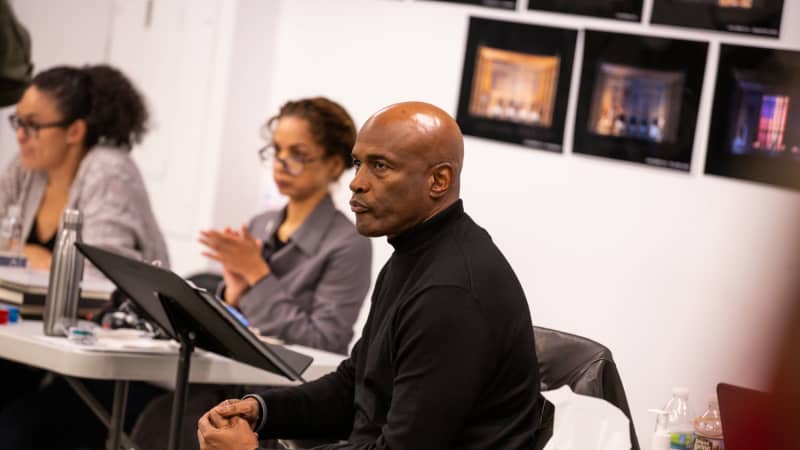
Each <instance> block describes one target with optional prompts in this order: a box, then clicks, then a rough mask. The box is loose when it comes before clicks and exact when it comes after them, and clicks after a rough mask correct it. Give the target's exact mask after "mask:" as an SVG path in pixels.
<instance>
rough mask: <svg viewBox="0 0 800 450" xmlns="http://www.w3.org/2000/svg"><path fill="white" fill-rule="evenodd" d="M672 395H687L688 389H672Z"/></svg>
mask: <svg viewBox="0 0 800 450" xmlns="http://www.w3.org/2000/svg"><path fill="white" fill-rule="evenodd" d="M672 395H682V396H685V395H689V388H687V387H674V388H672Z"/></svg>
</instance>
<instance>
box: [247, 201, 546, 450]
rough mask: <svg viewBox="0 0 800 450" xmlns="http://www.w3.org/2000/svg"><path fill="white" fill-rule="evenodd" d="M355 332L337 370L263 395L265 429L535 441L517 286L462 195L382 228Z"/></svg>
mask: <svg viewBox="0 0 800 450" xmlns="http://www.w3.org/2000/svg"><path fill="white" fill-rule="evenodd" d="M389 243H390V244H391V245H392V246H393V247H394V249H395V251H394V253H393V254H392V256H391V258H390V259H389V261H388V262H387V263H386V265H385V266H384V267H383V270H382V271H381V273H380V275H379V277H378V281H377V284H376V285H375V290H374V293H373V295H372V307H371V309H370V313H369V317H368V319H367V323H366V325H365V326H364V330H363V334H362V336H361V340H360V341H359V342H358V343H357V344H356V346H355V348H354V349H353V352H352V354H351V356H350V358H349V359H346V360H345V361H343V362H342V364H341V365H340V366H339V368H338V369H337V371H336V372H334V373H332V374H329V375H327V376H325V377H323V378H320V379H319V380H317V381H314V382H311V383H308V384H305V385H303V386H299V387H294V388H286V389H275V390H269V391H266V392H264V393H263V394H262V395H261V396H262V398H263V400H264V402H265V404H266V409H267V412H266V421H265V423H264V426H263V428H262V429H261V432H260V435H261V438H262V439H266V438H275V437H278V438H315V437H327V438H336V439H346V441H347V442H346V443H339V444H333V445H330V446H325V447H320V448H330V449H333V448H336V449H394V450H411V449H413V450H422V449H436V450H442V449H459V450H470V449H492V450H498V449H503V450H515V449H530V448H533V433H534V429H535V427H536V424H537V421H538V417H539V409H540V407H541V405H540V404H539V402H538V394H539V370H538V364H537V361H536V352H535V348H534V340H533V328H532V326H531V319H530V312H529V310H528V303H527V301H526V299H525V294H524V293H523V291H522V288H521V286H520V284H519V281H518V280H517V277H516V276H515V275H514V272H513V270H512V269H511V266H509V264H508V262H507V261H506V259H505V258H504V257H503V255H502V253H500V251H499V250H498V249H497V247H496V246H495V245H494V243H493V242H492V239H491V237H490V236H489V234H488V233H486V231H485V230H483V229H482V228H480V227H479V226H478V225H476V224H475V222H473V221H472V219H470V217H469V216H467V215H466V214H465V213H464V209H463V206H462V203H461V201H460V200H459V201H458V202H457V203H455V204H454V205H452V206H450V207H449V208H448V209H446V210H445V211H443V212H441V213H440V214H438V215H436V216H435V217H434V218H432V219H431V220H429V221H427V222H425V223H423V224H421V225H418V226H416V227H414V228H412V229H410V230H408V231H407V232H404V233H403V234H401V235H399V236H397V237H395V238H392V239H389Z"/></svg>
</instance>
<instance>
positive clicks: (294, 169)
mask: <svg viewBox="0 0 800 450" xmlns="http://www.w3.org/2000/svg"><path fill="white" fill-rule="evenodd" d="M258 157H259V158H260V159H261V162H262V163H263V164H265V165H270V164H271V163H272V162H273V161H277V162H278V163H279V164H280V165H281V166H283V170H285V171H287V172H289V174H290V175H295V176H297V175H300V174H301V173H303V169H305V167H306V165H308V164H310V163H312V162H314V161H317V160H319V159H322V158H319V157H317V158H313V157H306V156H303V155H298V154H297V153H292V152H289V156H288V157H286V158H281V157H280V156H279V155H278V152H277V151H276V150H275V145H273V144H268V145H265V146H263V147H261V148H260V149H258Z"/></svg>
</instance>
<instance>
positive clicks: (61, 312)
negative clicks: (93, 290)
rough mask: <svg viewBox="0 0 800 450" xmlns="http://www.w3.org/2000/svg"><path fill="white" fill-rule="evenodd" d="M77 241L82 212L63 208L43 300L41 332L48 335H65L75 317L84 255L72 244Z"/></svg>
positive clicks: (79, 234) (76, 316)
mask: <svg viewBox="0 0 800 450" xmlns="http://www.w3.org/2000/svg"><path fill="white" fill-rule="evenodd" d="M76 242H81V213H80V211H78V210H77V209H65V210H64V214H63V215H62V216H61V226H60V227H59V230H58V237H57V238H56V245H55V247H54V248H53V259H52V264H51V265H50V283H49V284H48V286H47V297H46V298H45V304H44V334H46V335H47V336H66V335H67V328H68V327H69V325H70V324H72V323H74V322H76V321H77V318H78V301H79V300H80V289H81V280H82V279H83V255H81V254H80V253H79V252H78V249H77V247H75V243H76Z"/></svg>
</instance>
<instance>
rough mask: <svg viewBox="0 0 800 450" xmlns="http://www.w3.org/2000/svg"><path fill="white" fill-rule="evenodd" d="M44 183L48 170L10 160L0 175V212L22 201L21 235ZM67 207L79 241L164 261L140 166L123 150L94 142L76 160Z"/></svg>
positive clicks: (24, 234)
mask: <svg viewBox="0 0 800 450" xmlns="http://www.w3.org/2000/svg"><path fill="white" fill-rule="evenodd" d="M46 187H47V174H46V173H45V172H42V171H31V170H27V169H25V168H24V167H22V166H21V165H20V163H19V157H17V158H15V159H14V160H13V161H11V164H9V165H8V167H7V168H6V170H5V172H4V173H3V177H2V179H0V217H4V216H5V214H6V211H7V210H8V207H9V206H11V205H14V204H18V205H20V206H21V207H22V239H23V240H26V239H27V238H28V235H29V234H30V232H31V228H32V226H33V221H34V220H35V219H36V213H37V212H38V211H39V205H40V204H41V202H42V197H43V196H44V191H45V188H46ZM67 208H76V209H78V210H80V212H81V214H82V216H83V228H82V237H83V241H84V242H86V243H89V244H93V245H99V246H102V247H105V248H108V249H110V250H113V251H116V252H119V253H123V254H125V255H128V256H132V257H134V258H140V259H143V260H145V261H148V262H150V261H153V260H156V259H158V260H160V261H161V262H162V263H163V265H164V266H169V256H168V255H167V246H166V244H165V243H164V236H162V234H161V230H160V229H159V227H158V223H156V219H155V217H154V216H153V211H152V209H151V208H150V200H149V198H148V196H147V191H146V190H145V186H144V181H143V180H142V176H141V174H140V173H139V169H138V168H137V167H136V164H135V163H134V162H133V159H131V157H130V155H129V154H128V152H127V151H125V150H120V149H114V148H107V147H95V148H93V149H91V150H90V151H89V152H88V153H87V154H86V156H85V157H84V158H83V161H81V165H80V167H78V173H77V174H76V175H75V180H73V182H72V186H70V189H69V196H68V199H67Z"/></svg>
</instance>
